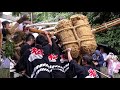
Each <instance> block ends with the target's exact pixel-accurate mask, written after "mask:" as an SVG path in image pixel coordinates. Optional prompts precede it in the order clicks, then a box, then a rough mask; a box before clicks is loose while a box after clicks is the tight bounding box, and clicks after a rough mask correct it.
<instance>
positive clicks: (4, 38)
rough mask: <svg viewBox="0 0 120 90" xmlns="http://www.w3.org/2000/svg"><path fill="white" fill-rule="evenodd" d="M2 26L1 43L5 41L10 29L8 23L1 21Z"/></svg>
mask: <svg viewBox="0 0 120 90" xmlns="http://www.w3.org/2000/svg"><path fill="white" fill-rule="evenodd" d="M2 26H3V29H2V34H3V41H6V36H7V34H8V33H9V29H10V22H8V21H3V22H2Z"/></svg>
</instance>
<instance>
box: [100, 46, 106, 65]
mask: <svg viewBox="0 0 120 90" xmlns="http://www.w3.org/2000/svg"><path fill="white" fill-rule="evenodd" d="M100 52H101V53H102V55H103V58H104V61H105V58H106V57H107V53H106V52H105V50H104V48H103V47H100ZM103 66H107V63H106V62H104V63H103Z"/></svg>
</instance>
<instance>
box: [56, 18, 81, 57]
mask: <svg viewBox="0 0 120 90" xmlns="http://www.w3.org/2000/svg"><path fill="white" fill-rule="evenodd" d="M71 27H72V23H71V22H70V20H67V19H63V20H61V21H59V22H58V25H57V26H56V32H57V34H58V36H59V37H60V39H61V42H62V45H63V48H64V50H65V49H67V48H71V49H72V50H71V55H72V57H73V58H77V57H78V55H79V46H78V44H77V42H76V38H75V37H74V33H73V31H72V29H73V28H71Z"/></svg>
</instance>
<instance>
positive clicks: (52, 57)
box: [48, 54, 58, 60]
mask: <svg viewBox="0 0 120 90" xmlns="http://www.w3.org/2000/svg"><path fill="white" fill-rule="evenodd" d="M57 57H58V55H54V54H50V55H49V56H48V58H49V60H53V59H57Z"/></svg>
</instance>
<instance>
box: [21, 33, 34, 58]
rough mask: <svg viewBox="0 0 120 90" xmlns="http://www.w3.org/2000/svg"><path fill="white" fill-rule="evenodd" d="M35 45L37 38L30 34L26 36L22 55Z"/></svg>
mask: <svg viewBox="0 0 120 90" xmlns="http://www.w3.org/2000/svg"><path fill="white" fill-rule="evenodd" d="M34 43H35V37H34V36H33V35H32V34H28V35H27V36H26V43H25V44H24V45H23V46H22V47H21V50H20V55H21V56H22V55H23V54H24V52H25V51H27V50H28V49H30V48H31V46H32V45H33V44H34Z"/></svg>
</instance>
